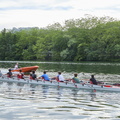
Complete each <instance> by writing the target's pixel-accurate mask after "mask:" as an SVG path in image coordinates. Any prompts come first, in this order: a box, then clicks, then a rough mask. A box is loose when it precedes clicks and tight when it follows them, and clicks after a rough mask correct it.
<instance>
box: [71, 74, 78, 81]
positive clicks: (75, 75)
mask: <svg viewBox="0 0 120 120" xmlns="http://www.w3.org/2000/svg"><path fill="white" fill-rule="evenodd" d="M77 76H78V74H74V77H73V78H72V81H73V83H80V80H79V79H78V77H77Z"/></svg>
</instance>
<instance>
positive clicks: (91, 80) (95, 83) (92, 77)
mask: <svg viewBox="0 0 120 120" xmlns="http://www.w3.org/2000/svg"><path fill="white" fill-rule="evenodd" d="M90 83H91V84H94V85H97V81H96V79H95V78H94V75H91V78H90Z"/></svg>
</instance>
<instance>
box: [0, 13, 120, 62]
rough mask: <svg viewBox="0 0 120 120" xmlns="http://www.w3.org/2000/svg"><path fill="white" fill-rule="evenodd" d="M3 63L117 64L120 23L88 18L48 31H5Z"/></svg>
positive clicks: (0, 48)
mask: <svg viewBox="0 0 120 120" xmlns="http://www.w3.org/2000/svg"><path fill="white" fill-rule="evenodd" d="M0 43H1V44H0V51H2V52H0V60H39V61H41V60H46V61H86V60H87V61H92V60H93V61H116V60H119V59H120V21H118V20H115V19H113V18H110V17H101V18H98V17H95V16H90V15H86V16H85V17H84V18H81V19H70V20H66V21H65V23H64V25H61V24H60V23H55V24H53V25H49V26H47V27H46V28H40V29H39V28H31V29H21V30H18V31H15V30H7V29H3V30H2V31H1V33H0Z"/></svg>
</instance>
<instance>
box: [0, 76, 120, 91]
mask: <svg viewBox="0 0 120 120" xmlns="http://www.w3.org/2000/svg"><path fill="white" fill-rule="evenodd" d="M0 81H2V82H15V83H24V84H34V85H47V86H57V87H66V88H76V89H87V90H100V91H111V92H120V87H116V86H112V85H93V84H90V83H72V82H57V81H45V80H43V79H39V80H31V79H29V78H26V79H18V78H8V77H6V76H2V77H0Z"/></svg>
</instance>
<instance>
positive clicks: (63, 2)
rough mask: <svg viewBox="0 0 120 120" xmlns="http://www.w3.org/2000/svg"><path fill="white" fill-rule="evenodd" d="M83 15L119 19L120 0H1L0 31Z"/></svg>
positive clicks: (40, 24) (44, 25)
mask: <svg viewBox="0 0 120 120" xmlns="http://www.w3.org/2000/svg"><path fill="white" fill-rule="evenodd" d="M85 14H90V15H92V16H96V17H104V16H110V17H113V18H118V19H120V0H0V30H2V29H3V28H6V29H12V28H13V27H16V28H19V27H39V28H41V27H46V26H47V25H49V24H53V23H56V22H59V23H64V21H65V20H69V19H77V18H81V17H84V15H85Z"/></svg>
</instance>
